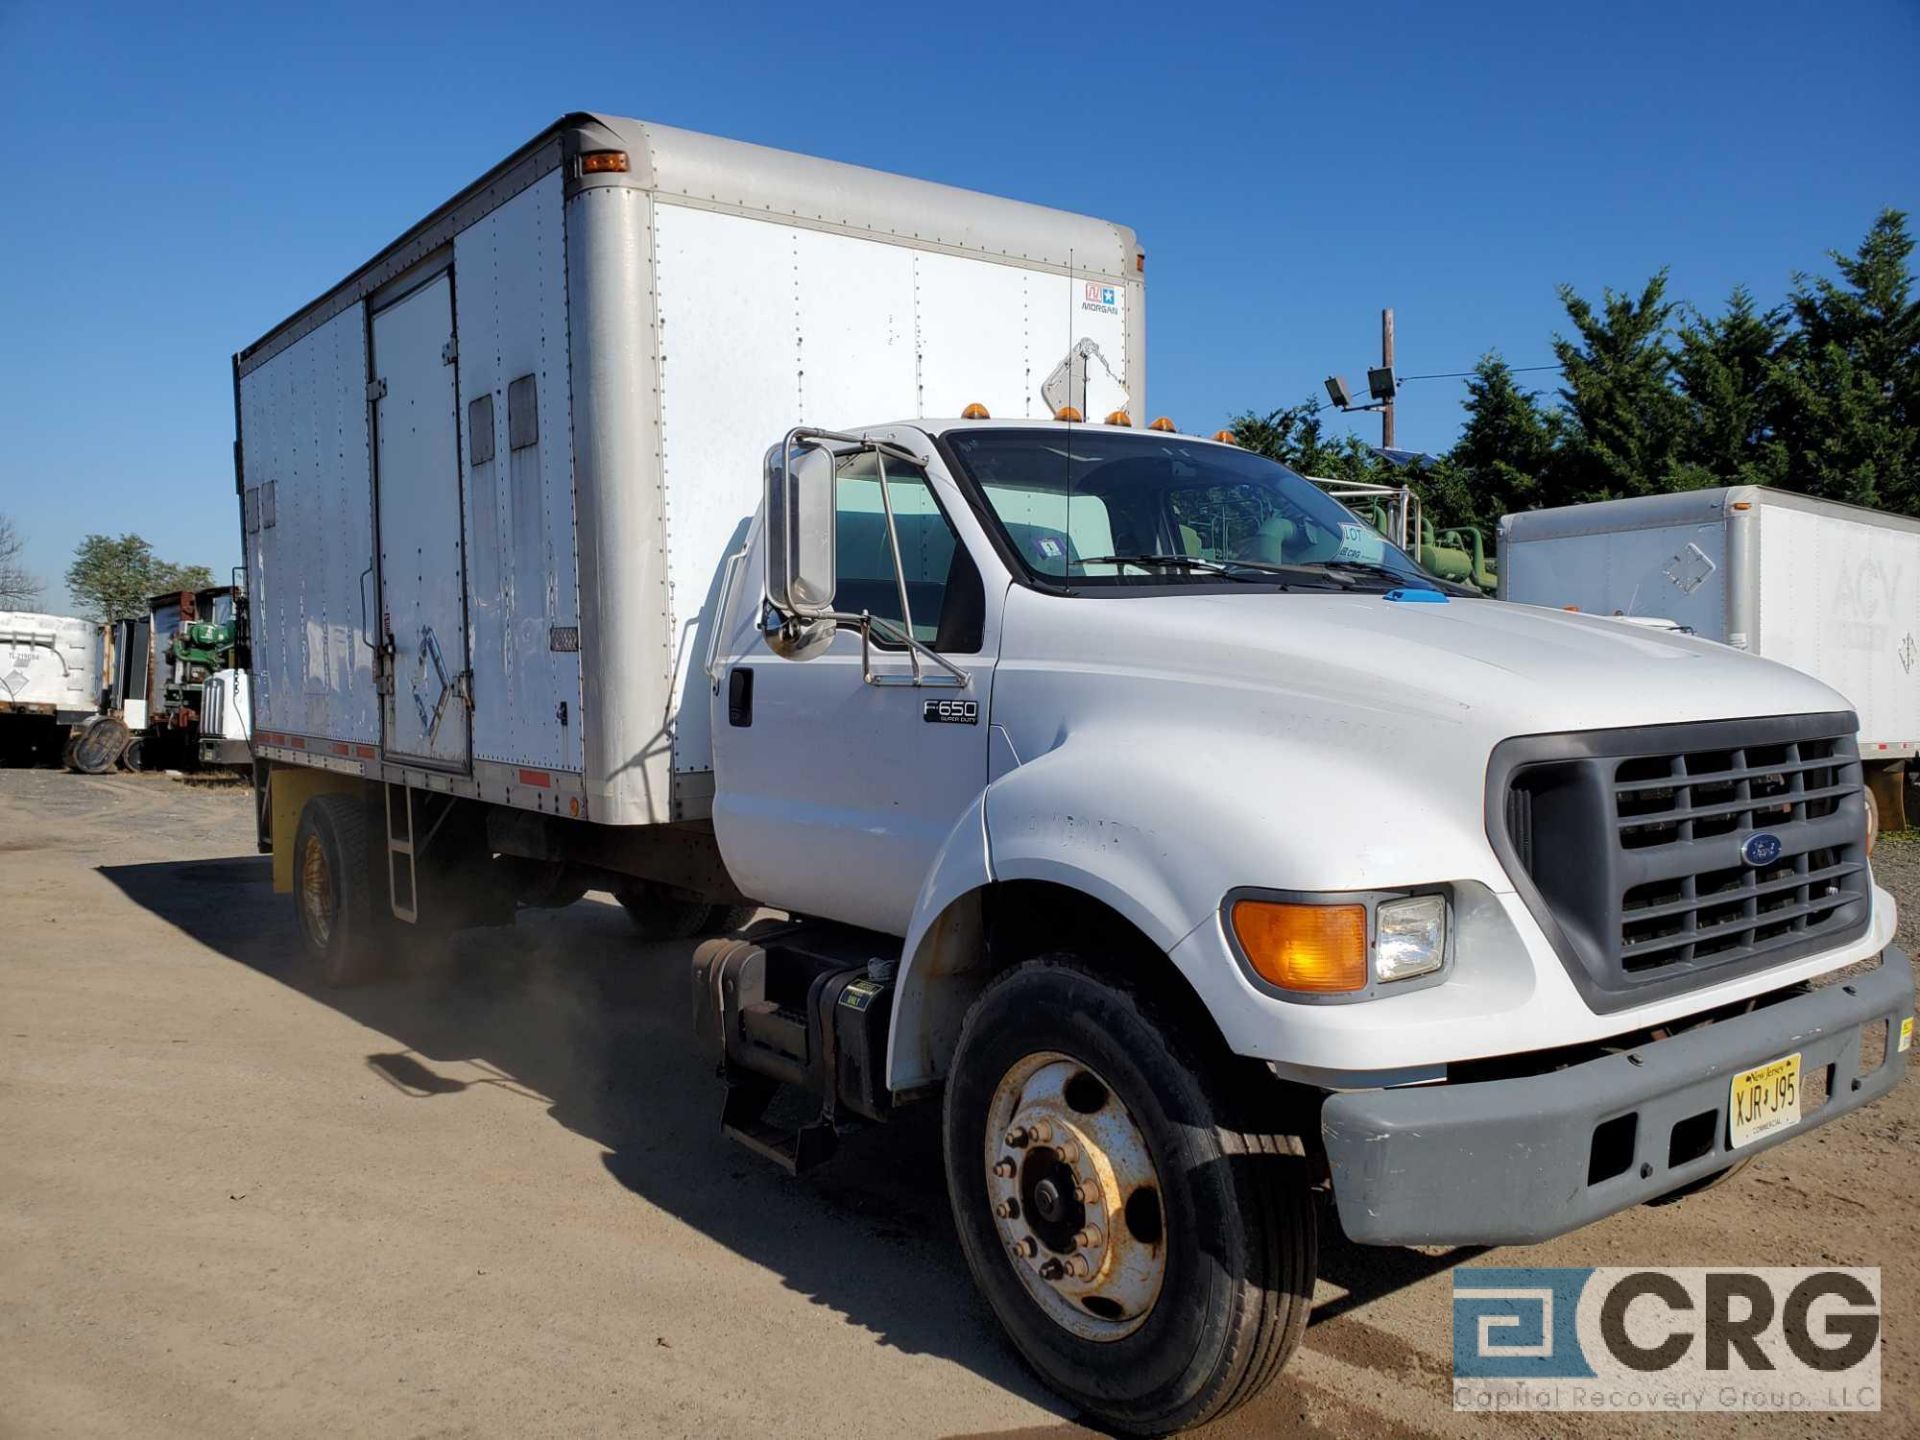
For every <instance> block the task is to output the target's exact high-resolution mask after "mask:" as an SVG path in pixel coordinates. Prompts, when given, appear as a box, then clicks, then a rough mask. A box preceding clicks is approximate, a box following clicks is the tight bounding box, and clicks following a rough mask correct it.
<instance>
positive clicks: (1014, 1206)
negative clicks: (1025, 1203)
mask: <svg viewBox="0 0 1920 1440" xmlns="http://www.w3.org/2000/svg"><path fill="white" fill-rule="evenodd" d="M993 1213H994V1214H996V1215H998V1216H999V1217H1000V1218H1001V1219H1002V1220H1018V1219H1019V1218H1020V1202H1019V1201H1018V1200H1002V1201H1001V1202H1000V1203H999V1204H998V1205H996V1206H994V1207H993Z"/></svg>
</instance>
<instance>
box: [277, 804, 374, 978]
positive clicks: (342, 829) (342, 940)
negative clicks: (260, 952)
mask: <svg viewBox="0 0 1920 1440" xmlns="http://www.w3.org/2000/svg"><path fill="white" fill-rule="evenodd" d="M371 853H372V852H371V849H370V847H369V844H368V839H367V814H366V811H365V809H364V808H362V806H361V804H360V801H359V798H358V797H357V796H352V795H316V796H314V798H313V799H311V800H309V801H307V803H306V805H305V806H304V807H302V809H301V811H300V824H299V826H298V827H297V829H296V830H295V832H294V837H293V897H294V911H295V913H296V914H297V915H298V917H299V921H300V939H301V943H302V945H303V946H304V947H305V950H306V953H307V958H308V959H309V960H310V961H312V962H313V964H314V965H315V966H317V967H318V969H319V972H320V978H321V980H322V981H323V982H324V983H325V984H327V985H329V986H346V985H358V984H362V983H364V982H366V981H368V980H371V979H373V978H374V977H375V976H377V975H378V974H379V973H380V972H381V970H382V969H384V968H385V962H386V950H387V946H386V940H387V933H386V932H387V927H386V925H384V924H383V923H382V919H381V909H382V907H380V906H378V905H377V904H376V897H375V895H374V885H373V878H374V872H373V865H372V862H371V860H370V858H369V857H370V855H371Z"/></svg>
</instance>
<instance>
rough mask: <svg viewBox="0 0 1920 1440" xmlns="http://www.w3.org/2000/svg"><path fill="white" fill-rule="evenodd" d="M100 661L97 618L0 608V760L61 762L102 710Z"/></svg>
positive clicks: (99, 638)
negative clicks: (75, 734) (75, 736)
mask: <svg viewBox="0 0 1920 1440" xmlns="http://www.w3.org/2000/svg"><path fill="white" fill-rule="evenodd" d="M101 663H102V661H101V631H100V626H99V625H98V624H96V623H95V622H94V621H92V620H83V619H81V618H80V617H79V616H77V615H47V614H42V613H40V612H39V611H34V610H0V760H4V761H33V760H39V761H40V762H41V763H49V762H52V761H56V760H58V759H59V758H60V756H61V753H62V751H63V750H64V749H65V748H66V744H67V740H68V737H69V735H70V734H71V733H72V731H73V729H74V728H75V727H77V726H80V725H84V724H85V723H86V722H87V721H88V720H89V719H91V718H92V717H93V715H94V714H95V713H96V712H97V711H98V710H99V708H100V692H101V683H102V671H101Z"/></svg>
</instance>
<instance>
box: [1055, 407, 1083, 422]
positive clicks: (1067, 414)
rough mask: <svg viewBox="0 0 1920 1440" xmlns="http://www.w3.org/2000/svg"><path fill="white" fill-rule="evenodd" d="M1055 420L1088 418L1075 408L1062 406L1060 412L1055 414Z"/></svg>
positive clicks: (1057, 411)
mask: <svg viewBox="0 0 1920 1440" xmlns="http://www.w3.org/2000/svg"><path fill="white" fill-rule="evenodd" d="M1053 418H1054V419H1056V420H1084V419H1085V418H1086V417H1085V416H1084V415H1082V414H1081V413H1080V412H1079V411H1078V410H1076V409H1074V408H1073V406H1071V405H1062V406H1061V407H1060V408H1059V409H1058V410H1056V411H1054V412H1053Z"/></svg>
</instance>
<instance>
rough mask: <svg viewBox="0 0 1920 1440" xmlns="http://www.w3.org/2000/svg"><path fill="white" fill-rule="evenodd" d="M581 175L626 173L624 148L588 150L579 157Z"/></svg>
mask: <svg viewBox="0 0 1920 1440" xmlns="http://www.w3.org/2000/svg"><path fill="white" fill-rule="evenodd" d="M580 173H581V174H582V175H606V174H618V175H624V174H626V173H627V152H626V151H624V150H589V151H587V152H586V153H585V154H584V155H582V156H581V157H580Z"/></svg>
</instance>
